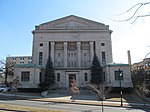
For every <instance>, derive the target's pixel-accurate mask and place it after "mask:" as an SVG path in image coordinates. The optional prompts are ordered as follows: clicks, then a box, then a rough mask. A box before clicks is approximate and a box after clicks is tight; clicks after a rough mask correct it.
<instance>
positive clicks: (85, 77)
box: [84, 73, 88, 81]
mask: <svg viewBox="0 0 150 112" xmlns="http://www.w3.org/2000/svg"><path fill="white" fill-rule="evenodd" d="M84 80H85V81H88V77H87V73H84Z"/></svg>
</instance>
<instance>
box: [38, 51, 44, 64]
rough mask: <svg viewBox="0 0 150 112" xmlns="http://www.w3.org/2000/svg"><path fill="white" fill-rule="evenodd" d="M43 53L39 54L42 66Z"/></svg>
mask: <svg viewBox="0 0 150 112" xmlns="http://www.w3.org/2000/svg"><path fill="white" fill-rule="evenodd" d="M42 58H43V53H42V52H39V65H42Z"/></svg>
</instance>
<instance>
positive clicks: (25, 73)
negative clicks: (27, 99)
mask: <svg viewBox="0 0 150 112" xmlns="http://www.w3.org/2000/svg"><path fill="white" fill-rule="evenodd" d="M29 80H30V71H22V72H21V81H24V82H27V81H29Z"/></svg>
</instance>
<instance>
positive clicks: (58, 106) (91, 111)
mask: <svg viewBox="0 0 150 112" xmlns="http://www.w3.org/2000/svg"><path fill="white" fill-rule="evenodd" d="M0 103H1V104H12V105H20V106H28V107H35V108H46V109H52V110H64V111H71V112H102V107H101V106H92V105H77V104H63V103H52V102H39V101H29V100H15V99H10V98H4V97H3V98H0ZM103 112H150V108H140V107H139V108H121V107H108V106H107V107H106V106H104V111H103Z"/></svg>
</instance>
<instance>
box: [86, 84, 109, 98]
mask: <svg viewBox="0 0 150 112" xmlns="http://www.w3.org/2000/svg"><path fill="white" fill-rule="evenodd" d="M87 87H88V88H89V89H90V90H91V92H92V93H94V94H96V95H97V96H98V98H99V99H102V100H105V98H106V97H107V96H108V93H109V92H110V91H111V89H112V88H111V87H105V84H88V85H87Z"/></svg>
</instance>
